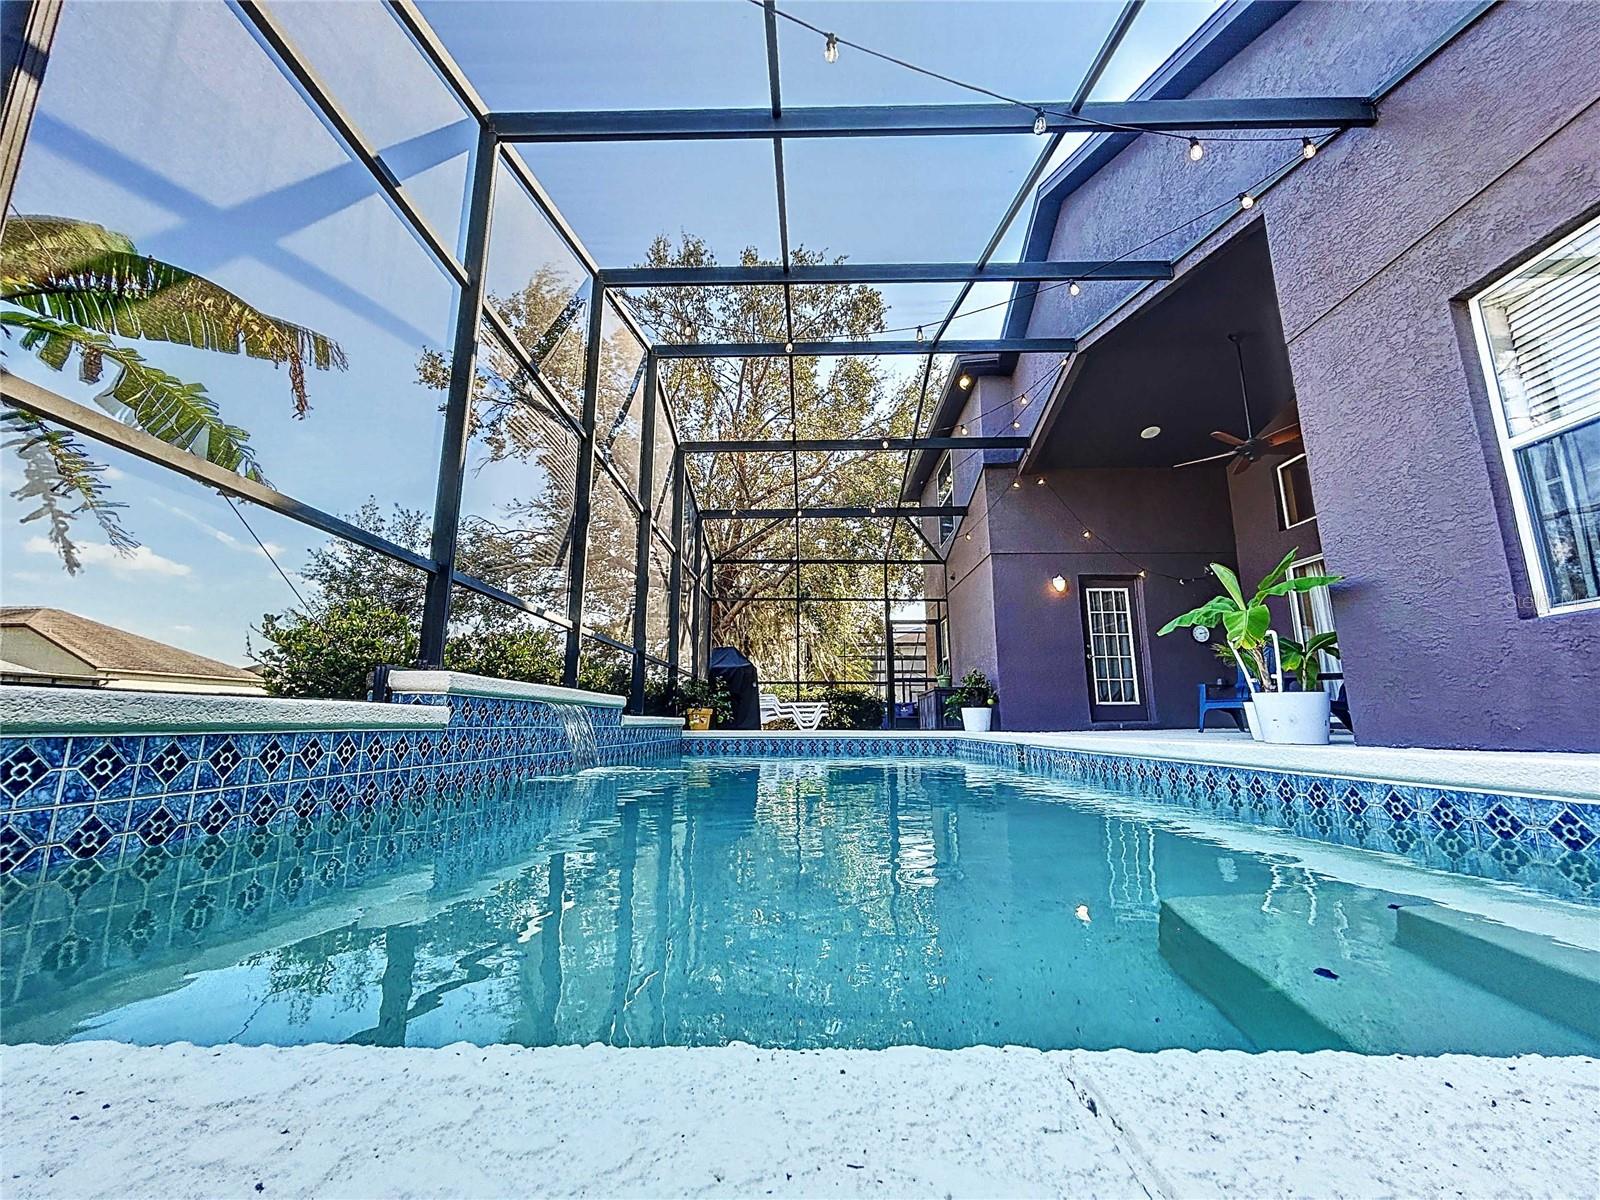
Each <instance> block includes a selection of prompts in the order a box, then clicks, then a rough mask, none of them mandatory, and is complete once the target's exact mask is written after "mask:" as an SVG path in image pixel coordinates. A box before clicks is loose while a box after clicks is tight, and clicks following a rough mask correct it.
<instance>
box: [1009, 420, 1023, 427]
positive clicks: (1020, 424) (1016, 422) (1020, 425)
mask: <svg viewBox="0 0 1600 1200" xmlns="http://www.w3.org/2000/svg"><path fill="white" fill-rule="evenodd" d="M1011 428H1013V429H1021V428H1022V422H1021V421H1013V422H1011Z"/></svg>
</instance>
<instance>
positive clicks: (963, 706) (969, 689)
mask: <svg viewBox="0 0 1600 1200" xmlns="http://www.w3.org/2000/svg"><path fill="white" fill-rule="evenodd" d="M999 699H1000V694H999V693H998V692H996V691H995V690H994V684H992V683H990V682H989V677H988V676H987V675H985V674H984V673H983V672H982V671H980V670H978V668H977V667H973V668H972V670H970V671H968V672H967V673H966V674H965V675H963V676H962V677H961V684H960V686H959V687H957V688H956V690H955V692H954V693H953V694H952V695H951V696H950V697H949V698H948V699H946V700H945V702H944V715H945V717H946V719H950V718H953V717H955V715H956V714H957V713H960V714H961V727H962V728H963V729H965V730H967V731H968V732H969V733H987V732H989V726H990V724H991V718H992V716H993V715H994V706H995V703H996V702H997V701H998V700H999Z"/></svg>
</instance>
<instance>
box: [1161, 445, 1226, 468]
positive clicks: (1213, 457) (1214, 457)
mask: <svg viewBox="0 0 1600 1200" xmlns="http://www.w3.org/2000/svg"><path fill="white" fill-rule="evenodd" d="M1232 457H1233V451H1232V450H1228V451H1225V452H1224V453H1222V454H1210V455H1207V456H1206V457H1205V458H1191V459H1190V460H1189V461H1188V462H1181V463H1173V464H1172V469H1173V470H1174V471H1176V470H1177V469H1178V468H1179V467H1198V466H1199V465H1200V464H1201V463H1208V462H1217V461H1218V460H1219V459H1224V458H1232Z"/></svg>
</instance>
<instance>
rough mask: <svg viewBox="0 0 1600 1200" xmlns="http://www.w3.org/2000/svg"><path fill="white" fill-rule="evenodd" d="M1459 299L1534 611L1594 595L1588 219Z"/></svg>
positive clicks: (1598, 378) (1597, 573)
mask: <svg viewBox="0 0 1600 1200" xmlns="http://www.w3.org/2000/svg"><path fill="white" fill-rule="evenodd" d="M1471 310H1472V323H1473V329H1474V332H1475V333H1476V335H1477V340H1478V352H1479V354H1480V356H1481V358H1482V361H1483V371H1484V375H1485V377H1486V380H1487V383H1488V389H1489V397H1490V401H1491V407H1492V408H1493V410H1494V417H1495V431H1496V434H1497V436H1498V438H1499V442H1500V450H1501V454H1502V456H1503V458H1504V461H1505V467H1506V473H1507V475H1508V477H1509V478H1510V480H1511V485H1512V486H1511V492H1512V504H1513V508H1514V510H1515V515H1516V522H1517V531H1518V534H1519V537H1520V539H1521V542H1522V549H1523V553H1524V554H1525V555H1526V557H1527V562H1528V575H1529V578H1530V579H1531V580H1532V582H1533V593H1534V601H1535V604H1536V606H1537V608H1538V611H1539V612H1541V613H1546V612H1552V611H1556V610H1564V609H1576V608H1590V607H1597V606H1600V220H1596V221H1591V222H1590V223H1589V224H1588V225H1586V226H1584V227H1583V228H1582V229H1580V230H1578V231H1577V232H1576V233H1574V234H1573V235H1572V236H1570V237H1568V238H1566V239H1564V240H1563V241H1561V242H1559V243H1557V244H1556V245H1555V246H1552V247H1551V248H1550V249H1549V250H1547V251H1545V252H1544V253H1543V254H1540V255H1539V256H1538V257H1536V258H1534V259H1533V260H1532V261H1531V262H1528V263H1526V264H1524V265H1523V266H1521V267H1518V268H1517V269H1516V270H1515V271H1513V272H1511V273H1510V274H1509V275H1507V276H1506V277H1505V278H1503V279H1501V280H1499V281H1497V282H1496V283H1494V284H1492V285H1491V286H1489V287H1488V288H1487V289H1485V290H1484V291H1483V292H1481V293H1479V294H1478V295H1477V296H1475V297H1473V299H1472V301H1471Z"/></svg>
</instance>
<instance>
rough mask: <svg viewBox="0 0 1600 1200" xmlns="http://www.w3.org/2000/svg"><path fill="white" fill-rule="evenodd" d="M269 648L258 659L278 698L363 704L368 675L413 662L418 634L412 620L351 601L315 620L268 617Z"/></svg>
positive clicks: (264, 628) (295, 615) (296, 615)
mask: <svg viewBox="0 0 1600 1200" xmlns="http://www.w3.org/2000/svg"><path fill="white" fill-rule="evenodd" d="M261 636H262V637H263V638H265V639H266V641H267V646H266V648H264V649H263V650H262V651H261V652H260V654H258V655H256V659H257V661H258V662H259V663H260V664H261V678H262V680H263V681H264V682H265V683H266V685H267V691H268V692H270V693H271V694H272V695H274V696H300V697H306V698H311V699H318V700H364V699H365V698H366V695H367V674H368V673H369V672H370V671H371V670H372V668H373V667H374V666H376V665H377V664H379V663H411V662H414V661H416V657H417V635H416V631H415V630H414V629H413V628H412V626H411V622H410V621H409V620H408V619H407V618H405V617H403V616H401V615H400V614H399V613H397V612H395V611H394V610H393V609H391V608H385V607H384V606H383V605H381V604H376V603H374V602H373V601H370V600H346V601H343V602H341V603H339V604H334V605H331V606H330V607H328V608H327V609H324V610H323V611H322V612H321V613H319V614H318V615H317V616H315V617H308V616H306V615H305V614H304V613H300V612H296V611H293V610H291V611H289V612H287V613H281V614H272V613H268V614H266V615H265V616H263V617H262V618H261Z"/></svg>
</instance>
